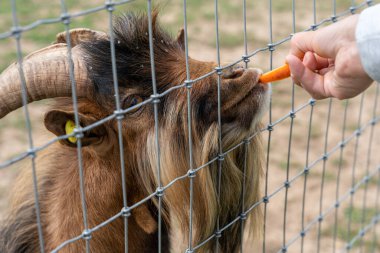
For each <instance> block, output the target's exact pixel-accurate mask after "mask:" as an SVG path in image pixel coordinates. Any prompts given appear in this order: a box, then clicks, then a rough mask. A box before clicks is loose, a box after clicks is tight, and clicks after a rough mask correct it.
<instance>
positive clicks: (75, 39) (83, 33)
mask: <svg viewBox="0 0 380 253" xmlns="http://www.w3.org/2000/svg"><path fill="white" fill-rule="evenodd" d="M69 33H70V42H71V47H75V46H76V45H78V44H80V43H82V42H91V41H96V40H107V39H108V35H107V34H106V33H104V32H100V31H94V30H90V29H86V28H76V29H71V30H70V31H69ZM66 38H67V33H66V32H61V33H58V34H57V36H56V42H55V43H67V40H66Z"/></svg>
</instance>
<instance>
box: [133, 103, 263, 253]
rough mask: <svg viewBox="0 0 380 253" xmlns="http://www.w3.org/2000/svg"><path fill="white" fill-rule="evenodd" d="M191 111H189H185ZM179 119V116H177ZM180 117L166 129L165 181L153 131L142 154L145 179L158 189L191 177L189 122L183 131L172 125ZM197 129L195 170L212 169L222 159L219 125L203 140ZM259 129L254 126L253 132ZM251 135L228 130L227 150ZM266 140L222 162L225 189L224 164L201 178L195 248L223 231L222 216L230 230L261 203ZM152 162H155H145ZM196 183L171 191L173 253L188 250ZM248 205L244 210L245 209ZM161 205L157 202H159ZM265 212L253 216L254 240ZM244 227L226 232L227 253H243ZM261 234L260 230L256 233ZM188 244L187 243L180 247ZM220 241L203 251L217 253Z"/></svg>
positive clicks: (168, 215)
mask: <svg viewBox="0 0 380 253" xmlns="http://www.w3.org/2000/svg"><path fill="white" fill-rule="evenodd" d="M184 108H185V107H184ZM177 115H178V114H177ZM173 119H174V120H175V117H168V120H167V121H166V122H165V123H164V125H163V126H162V127H160V128H159V129H160V131H159V140H160V141H159V143H160V167H161V178H160V179H158V178H157V167H158V164H157V153H156V152H157V148H156V145H155V135H154V133H153V132H151V133H150V134H149V135H148V138H147V142H146V150H142V153H141V155H142V157H140V159H138V161H140V162H141V163H140V164H139V167H140V168H139V170H138V172H139V173H141V175H140V178H144V176H146V175H151V177H152V178H151V180H154V181H155V182H156V183H157V184H156V185H158V182H159V181H161V184H162V185H164V186H165V185H167V184H168V183H169V182H171V181H172V180H174V179H175V178H177V177H179V176H183V175H185V174H186V173H187V172H188V170H189V168H191V167H190V164H189V146H188V145H189V144H188V136H187V134H184V133H187V121H186V119H185V118H183V119H182V122H184V123H183V125H182V129H178V126H177V125H176V124H172V123H171V122H169V121H170V120H173ZM195 129H197V128H196V125H193V131H192V137H193V140H192V142H193V143H192V144H193V161H194V164H193V166H192V168H193V169H196V168H198V167H199V166H202V165H205V164H207V163H208V162H209V161H210V160H211V159H214V158H215V157H217V155H218V127H217V124H216V123H215V124H213V125H212V126H211V127H210V128H209V129H207V130H206V133H205V134H204V136H203V137H200V136H199V133H197V131H196V130H195ZM257 129H258V126H252V129H250V132H253V131H255V130H257ZM247 134H248V133H247V132H241V131H236V130H234V129H225V131H224V132H223V140H222V143H223V149H224V151H226V150H227V149H230V148H232V147H233V146H234V145H236V144H238V143H239V142H241V141H242V140H243V139H244V137H246V136H247ZM261 146H262V145H261V140H260V137H259V136H257V137H255V138H254V139H252V141H251V142H250V143H249V144H244V145H242V146H240V147H238V148H236V149H235V150H233V151H232V152H229V153H228V154H227V155H226V156H225V157H224V160H223V161H222V162H221V170H220V173H221V174H220V175H221V176H220V177H221V180H220V182H221V185H220V187H219V182H218V181H219V180H218V176H219V162H218V161H215V162H213V163H212V164H211V165H209V166H205V167H204V168H202V169H201V170H199V171H198V172H197V173H196V177H195V178H194V182H193V196H194V197H193V200H192V201H193V204H192V208H193V210H192V221H193V224H192V230H193V235H192V238H193V241H192V245H193V247H194V246H196V245H198V244H199V243H201V242H202V241H203V240H205V239H206V238H208V237H209V236H211V235H212V234H213V233H215V232H216V229H217V217H219V224H220V227H223V226H225V225H226V224H227V223H229V222H231V221H232V220H233V219H235V218H236V217H237V216H239V215H240V213H241V212H242V209H243V210H244V211H245V210H247V209H248V208H249V207H250V206H252V205H253V204H254V203H256V202H257V201H258V200H259V196H260V194H259V192H260V190H259V189H260V185H259V178H260V176H261V170H262V167H261V166H262V160H261V159H262V156H261ZM145 157H148V158H149V159H145ZM244 168H245V191H244V192H245V194H244V196H243V194H242V189H243V170H244ZM151 180H146V181H145V180H144V183H145V188H146V189H147V190H148V191H149V192H154V191H155V189H153V188H151V185H152V184H151V183H150V182H151ZM219 188H220V199H219V200H218V189H219ZM189 189H190V180H189V178H186V179H183V180H180V181H177V182H175V183H174V184H173V185H172V186H171V187H170V188H168V189H167V190H166V191H165V195H164V197H163V201H164V207H165V208H164V210H163V216H164V219H165V222H166V223H167V224H170V231H171V232H170V234H171V238H172V240H171V241H172V242H175V243H173V244H172V245H171V247H172V250H171V252H184V251H185V249H186V248H187V246H188V238H189V235H188V233H189V219H190V212H189V210H190V190H189ZM243 203H244V206H243ZM156 204H157V203H156ZM260 215H261V210H260V208H254V209H253V210H252V212H251V213H250V215H249V217H250V221H251V222H253V224H252V223H251V224H250V228H251V229H249V230H250V235H251V236H252V235H254V234H256V233H253V232H255V231H253V230H254V229H253V228H258V227H259V224H257V222H258V221H260V220H261V219H260ZM240 224H241V223H240V222H237V223H235V224H234V225H233V226H231V227H230V228H229V229H226V230H225V231H224V232H223V233H222V235H223V238H222V239H221V240H219V241H220V245H219V247H220V249H221V252H224V253H227V252H228V253H229V252H237V250H238V246H239V245H240ZM256 232H257V231H256ZM180 242H182V243H180ZM214 242H215V241H214V240H212V241H211V242H210V243H208V244H206V245H205V246H203V247H201V248H200V249H199V250H198V251H197V252H214V249H215V248H214V246H215V243H214Z"/></svg>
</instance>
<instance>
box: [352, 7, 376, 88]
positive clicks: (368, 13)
mask: <svg viewBox="0 0 380 253" xmlns="http://www.w3.org/2000/svg"><path fill="white" fill-rule="evenodd" d="M356 41H357V45H358V49H359V54H360V59H361V62H362V65H363V67H364V70H365V71H366V72H367V74H368V75H369V76H370V77H371V78H372V79H373V80H375V81H377V82H380V4H377V5H375V6H372V7H370V8H367V9H365V10H364V11H363V12H362V13H361V14H360V16H359V21H358V25H357V27H356Z"/></svg>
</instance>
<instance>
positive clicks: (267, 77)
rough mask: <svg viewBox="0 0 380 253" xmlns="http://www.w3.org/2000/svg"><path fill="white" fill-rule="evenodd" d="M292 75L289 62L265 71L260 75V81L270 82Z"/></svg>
mask: <svg viewBox="0 0 380 253" xmlns="http://www.w3.org/2000/svg"><path fill="white" fill-rule="evenodd" d="M288 77H290V68H289V65H288V64H287V63H285V64H284V65H283V66H281V67H279V68H276V69H273V70H271V71H269V72H267V73H264V74H262V75H261V77H260V82H262V83H270V82H274V81H279V80H282V79H285V78H288Z"/></svg>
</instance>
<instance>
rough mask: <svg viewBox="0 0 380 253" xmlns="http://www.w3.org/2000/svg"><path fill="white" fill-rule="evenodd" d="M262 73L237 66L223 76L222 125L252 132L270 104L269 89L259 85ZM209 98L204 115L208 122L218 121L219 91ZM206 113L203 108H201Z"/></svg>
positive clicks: (213, 90)
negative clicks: (268, 100) (250, 129)
mask: <svg viewBox="0 0 380 253" xmlns="http://www.w3.org/2000/svg"><path fill="white" fill-rule="evenodd" d="M260 74H261V70H258V69H251V68H249V69H245V68H243V67H241V66H233V67H230V68H227V69H225V70H223V73H222V74H221V78H220V79H221V86H220V92H221V118H222V124H233V125H234V126H236V127H243V128H249V127H250V126H251V124H252V122H253V121H254V119H255V118H257V117H260V115H258V114H260V112H261V111H262V108H263V107H265V106H264V105H265V104H266V94H267V91H268V86H267V85H264V84H261V83H260V82H259V77H260ZM211 89H212V91H211V92H209V93H208V94H207V99H206V102H204V104H203V106H204V107H203V108H204V110H203V113H204V116H205V117H206V118H208V121H209V122H210V121H216V120H217V119H218V110H217V106H218V99H217V97H218V96H217V90H216V87H215V86H214V87H211ZM201 110H202V108H201Z"/></svg>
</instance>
